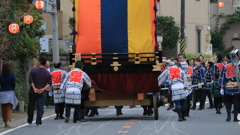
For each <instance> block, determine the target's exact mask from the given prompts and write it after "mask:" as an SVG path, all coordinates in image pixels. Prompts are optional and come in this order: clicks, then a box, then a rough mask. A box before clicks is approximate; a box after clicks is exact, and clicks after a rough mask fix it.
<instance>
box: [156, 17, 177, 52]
mask: <svg viewBox="0 0 240 135" xmlns="http://www.w3.org/2000/svg"><path fill="white" fill-rule="evenodd" d="M157 20H158V22H157V33H158V35H160V36H163V42H162V46H163V48H169V49H172V48H174V47H176V45H177V43H178V39H179V28H178V27H177V26H176V25H175V21H174V18H173V17H171V16H159V17H157Z"/></svg>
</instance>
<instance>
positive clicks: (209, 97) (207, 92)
mask: <svg viewBox="0 0 240 135" xmlns="http://www.w3.org/2000/svg"><path fill="white" fill-rule="evenodd" d="M206 96H207V97H208V100H209V104H210V107H211V108H213V100H212V95H211V93H210V91H208V90H204V91H203V106H205V102H206Z"/></svg>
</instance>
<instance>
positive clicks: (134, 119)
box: [130, 119, 138, 121]
mask: <svg viewBox="0 0 240 135" xmlns="http://www.w3.org/2000/svg"><path fill="white" fill-rule="evenodd" d="M130 121H138V119H130Z"/></svg>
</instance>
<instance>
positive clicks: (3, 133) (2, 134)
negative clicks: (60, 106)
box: [0, 114, 56, 135]
mask: <svg viewBox="0 0 240 135" xmlns="http://www.w3.org/2000/svg"><path fill="white" fill-rule="evenodd" d="M55 115H56V114H53V115H50V116H46V117H44V118H42V120H45V119H47V118H50V117H53V116H55ZM35 122H36V121H33V122H32V123H35ZM28 125H29V124H28V123H26V124H23V125H20V126H17V127H15V128H13V129H9V130H7V131H4V132H2V133H1V134H0V135H5V134H7V133H9V132H12V131H14V130H17V129H19V128H22V127H25V126H28Z"/></svg>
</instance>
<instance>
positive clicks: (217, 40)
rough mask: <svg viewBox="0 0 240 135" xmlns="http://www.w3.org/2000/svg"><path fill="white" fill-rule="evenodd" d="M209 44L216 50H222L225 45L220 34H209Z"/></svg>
mask: <svg viewBox="0 0 240 135" xmlns="http://www.w3.org/2000/svg"><path fill="white" fill-rule="evenodd" d="M211 38H212V39H211V44H212V45H213V48H217V49H218V50H224V49H225V45H224V43H223V34H222V33H220V32H215V31H213V32H211Z"/></svg>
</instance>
